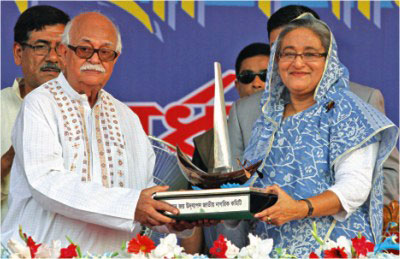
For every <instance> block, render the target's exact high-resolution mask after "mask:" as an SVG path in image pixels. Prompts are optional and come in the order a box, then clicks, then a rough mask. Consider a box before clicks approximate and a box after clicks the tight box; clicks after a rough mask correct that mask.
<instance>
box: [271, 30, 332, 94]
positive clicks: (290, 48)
mask: <svg viewBox="0 0 400 259" xmlns="http://www.w3.org/2000/svg"><path fill="white" fill-rule="evenodd" d="M325 51H326V50H325V49H324V47H323V46H322V43H321V40H320V39H319V37H318V36H317V35H316V34H315V33H314V32H313V31H311V30H310V29H307V28H298V29H295V30H293V31H291V32H289V33H288V34H286V35H285V37H284V38H283V39H282V42H281V48H280V57H279V59H278V71H279V74H280V76H281V78H282V81H283V83H284V84H285V86H286V87H287V88H288V89H289V92H290V94H291V95H292V96H307V95H313V94H314V90H315V88H316V87H317V85H318V82H319V81H320V80H321V77H322V73H323V72H324V67H325V57H324V56H318V54H322V53H325ZM295 54H306V55H307V56H308V57H304V56H296V55H295ZM315 54H317V55H315ZM310 56H313V57H312V58H310ZM293 57H294V58H293Z"/></svg>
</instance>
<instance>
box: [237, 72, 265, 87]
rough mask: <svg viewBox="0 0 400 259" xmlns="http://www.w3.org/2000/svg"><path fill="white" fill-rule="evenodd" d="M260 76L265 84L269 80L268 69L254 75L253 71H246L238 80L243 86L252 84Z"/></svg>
mask: <svg viewBox="0 0 400 259" xmlns="http://www.w3.org/2000/svg"><path fill="white" fill-rule="evenodd" d="M256 76H258V77H259V78H260V79H261V81H263V82H265V81H266V80H267V69H265V70H261V71H260V72H258V73H254V72H253V71H251V70H245V71H243V72H242V73H240V74H238V75H237V76H236V78H237V79H238V80H239V82H240V83H242V84H250V83H251V82H253V80H254V79H255V78H256Z"/></svg>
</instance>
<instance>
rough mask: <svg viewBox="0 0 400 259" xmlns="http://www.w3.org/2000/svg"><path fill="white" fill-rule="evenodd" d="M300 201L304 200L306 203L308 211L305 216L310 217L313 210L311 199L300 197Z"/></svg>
mask: <svg viewBox="0 0 400 259" xmlns="http://www.w3.org/2000/svg"><path fill="white" fill-rule="evenodd" d="M301 201H305V202H306V203H307V207H308V213H307V216H306V217H305V218H309V217H311V216H312V214H313V212H314V207H313V206H312V204H311V201H310V200H308V199H301Z"/></svg>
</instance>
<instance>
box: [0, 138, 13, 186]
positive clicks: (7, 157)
mask: <svg viewBox="0 0 400 259" xmlns="http://www.w3.org/2000/svg"><path fill="white" fill-rule="evenodd" d="M14 156H15V152H14V148H13V146H11V147H10V149H9V150H7V152H6V153H4V155H2V156H1V180H3V179H4V177H6V176H7V175H8V174H9V173H10V170H11V165H12V162H13V160H14Z"/></svg>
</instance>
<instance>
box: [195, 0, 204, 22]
mask: <svg viewBox="0 0 400 259" xmlns="http://www.w3.org/2000/svg"><path fill="white" fill-rule="evenodd" d="M205 5H206V4H205V2H204V1H198V2H197V10H198V11H197V22H198V23H199V24H200V25H201V26H202V27H205V26H206V7H205Z"/></svg>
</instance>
